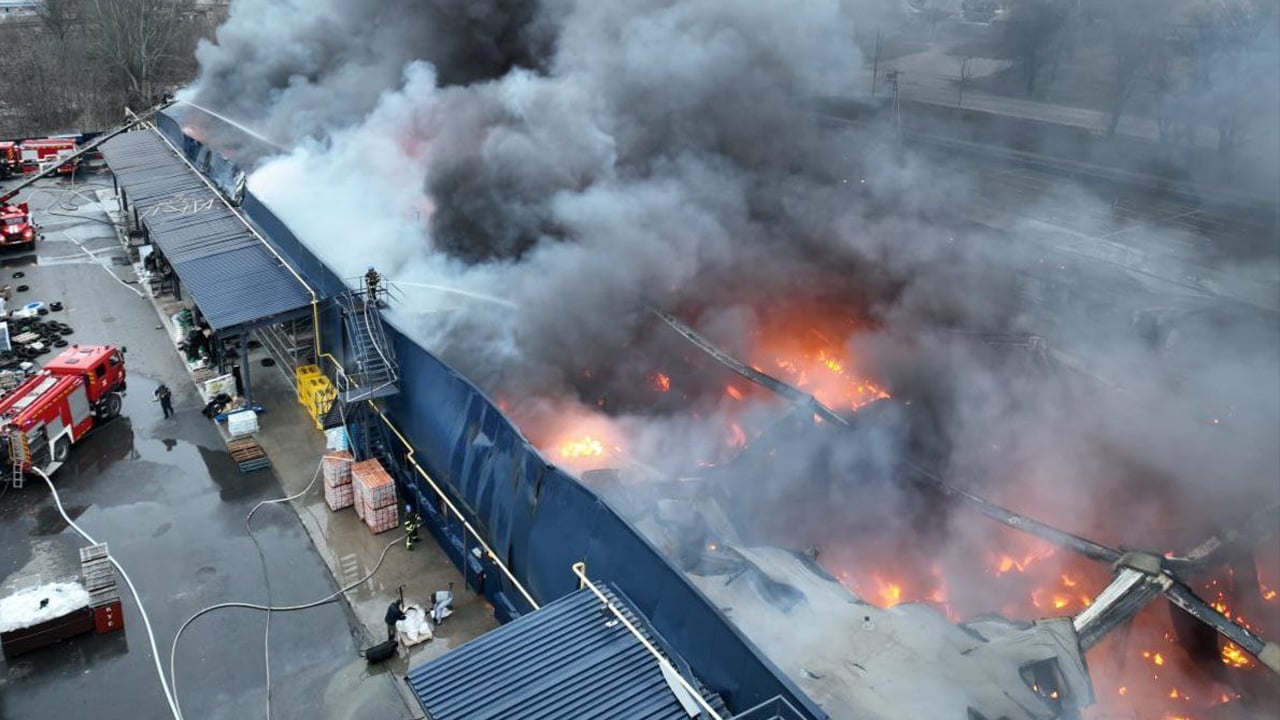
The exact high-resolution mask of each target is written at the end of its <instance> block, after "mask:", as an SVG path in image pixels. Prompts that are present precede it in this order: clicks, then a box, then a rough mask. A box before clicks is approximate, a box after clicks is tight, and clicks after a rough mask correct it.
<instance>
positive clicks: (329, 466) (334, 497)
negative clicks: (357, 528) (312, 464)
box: [321, 450, 355, 510]
mask: <svg viewBox="0 0 1280 720" xmlns="http://www.w3.org/2000/svg"><path fill="white" fill-rule="evenodd" d="M352 460H353V458H352V457H351V453H349V452H347V451H346V450H336V451H330V452H328V453H326V454H325V456H324V460H323V462H322V463H321V466H322V467H323V468H324V501H325V502H326V503H328V505H329V509H330V510H341V509H342V508H349V507H351V506H352V505H353V504H355V489H354V488H353V487H352V485H351V462H352Z"/></svg>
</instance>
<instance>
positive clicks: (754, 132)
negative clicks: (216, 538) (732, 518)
mask: <svg viewBox="0 0 1280 720" xmlns="http://www.w3.org/2000/svg"><path fill="white" fill-rule="evenodd" d="M868 5H870V3H857V2H851V1H846V2H839V1H837V0H814V1H813V2H805V3H799V4H796V3H781V2H778V3H773V2H758V3H757V2H750V3H748V2H722V1H717V0H677V1H671V0H662V1H659V0H617V1H613V0H601V1H598V2H581V3H573V2H568V1H562V2H556V3H552V2H545V3H542V4H533V3H517V2H496V1H493V2H485V3H474V2H471V3H461V2H459V3H426V2H408V1H407V0H380V1H379V2H376V3H364V4H361V6H359V7H358V8H357V7H355V6H352V7H348V5H347V4H346V3H338V2H326V3H319V4H314V5H313V4H307V5H306V6H305V7H304V6H301V5H299V6H297V7H294V6H293V5H291V4H289V3H283V2H249V1H247V0H244V1H242V2H238V3H236V4H235V5H234V7H233V14H232V17H231V19H230V20H229V21H228V23H227V24H226V25H225V26H224V27H223V28H222V29H221V30H220V32H219V35H218V41H217V43H216V44H213V45H208V46H205V47H204V48H202V50H201V54H200V58H201V62H202V67H203V70H202V74H201V77H200V80H199V81H198V82H197V84H196V85H195V87H194V88H192V89H191V90H190V91H189V92H190V93H191V97H193V98H195V99H196V101H197V102H200V103H201V104H204V105H208V106H210V107H212V108H214V109H216V110H218V111H221V112H225V113H227V114H229V115H232V116H235V117H237V118H238V119H241V120H244V121H246V122H248V123H249V124H250V125H252V126H253V127H254V128H255V129H257V130H260V131H262V132H264V133H266V134H268V135H270V136H271V137H273V138H275V139H277V140H280V141H287V142H289V143H290V146H291V147H292V150H291V151H289V152H287V153H285V154H282V155H279V156H275V157H271V158H267V159H264V161H263V162H262V163H261V164H260V165H259V166H258V169H257V170H256V172H255V173H254V175H253V176H252V178H251V180H250V186H251V188H252V189H253V190H254V191H255V192H257V193H258V194H259V196H261V197H262V198H264V199H265V200H266V201H267V202H268V204H269V205H271V206H272V207H273V208H274V209H275V210H276V211H277V212H278V213H279V214H280V215H281V216H282V217H283V219H285V220H286V221H287V222H288V223H289V224H290V225H291V227H293V228H294V230H295V231H296V232H297V233H298V235H299V236H300V237H302V238H303V239H304V240H305V241H306V242H307V243H308V244H309V245H311V247H313V249H315V250H316V251H317V252H318V253H319V254H320V255H321V256H322V257H323V258H324V259H325V260H326V261H328V262H329V263H330V264H331V265H332V266H334V267H335V268H336V269H337V270H338V271H339V272H341V273H343V274H345V275H347V276H356V275H359V274H361V273H363V271H364V269H365V267H366V266H367V265H369V264H373V265H376V266H377V267H378V268H379V269H380V270H383V271H385V272H386V273H387V274H389V275H390V276H391V278H392V279H393V280H395V281H398V282H399V283H400V289H401V291H402V292H403V293H404V296H405V299H404V300H403V302H401V303H399V304H398V305H397V306H396V307H394V308H393V309H392V310H391V313H392V315H393V317H394V320H395V322H396V323H397V324H398V325H400V326H401V327H403V328H406V329H409V330H410V331H411V332H413V333H415V334H416V335H417V336H419V337H420V338H422V339H423V340H424V341H425V342H426V344H427V345H428V346H429V347H431V348H432V349H433V350H435V351H437V352H439V353H440V354H441V355H442V356H443V357H445V358H446V359H447V360H449V361H450V362H452V363H454V364H455V365H456V366H457V367H459V368H460V369H461V370H462V371H464V372H465V373H466V374H467V375H468V376H469V377H471V378H472V379H474V380H475V381H476V382H477V383H479V384H480V385H481V386H482V387H484V388H485V389H487V390H489V391H490V392H492V393H493V394H494V395H495V396H497V397H499V398H501V399H503V400H504V401H506V402H507V404H508V407H509V409H511V411H512V412H513V414H514V415H515V416H516V417H518V418H521V419H523V420H526V421H527V422H526V425H525V427H526V428H539V427H548V426H553V425H556V424H557V423H559V424H560V425H564V424H565V419H566V418H571V419H573V420H574V422H577V421H578V420H581V422H582V423H589V422H603V423H606V424H609V425H611V426H612V430H613V432H615V433H617V434H618V435H620V436H623V437H625V438H626V444H627V453H628V454H629V455H631V456H632V457H633V459H635V461H636V463H637V464H640V463H643V464H644V465H645V466H646V467H644V468H643V469H644V471H645V472H650V471H656V472H655V474H657V475H662V474H664V473H670V474H680V473H686V472H688V471H689V470H690V469H691V468H694V467H696V466H697V465H698V464H699V463H700V462H704V461H707V460H708V459H711V458H712V456H714V455H715V454H716V452H717V450H723V448H724V427H725V426H726V425H728V424H729V423H730V422H731V421H732V420H733V419H734V418H736V419H738V420H739V421H742V422H743V423H744V424H749V423H755V427H759V428H765V427H770V423H776V422H778V420H777V417H776V415H777V413H776V404H774V403H773V402H771V401H770V402H765V401H759V402H757V403H755V404H752V403H749V405H750V406H751V409H750V410H748V411H746V412H742V411H736V413H731V412H730V410H729V407H730V406H729V402H728V401H726V400H725V398H724V394H723V386H724V378H723V377H722V376H715V372H713V371H710V370H706V369H705V367H702V368H699V369H695V370H690V371H689V372H690V373H691V374H692V375H693V376H696V377H697V378H698V380H697V381H696V382H690V383H689V384H688V385H687V386H686V388H685V390H686V391H687V395H688V397H687V401H686V402H684V403H683V404H674V405H673V404H670V403H657V402H651V403H649V404H648V405H646V404H645V403H644V402H642V401H641V400H638V399H636V398H643V397H649V398H650V399H652V394H649V395H647V396H646V395H644V394H643V393H640V392H638V388H637V387H636V386H637V378H638V377H641V376H642V375H643V373H644V372H645V371H646V368H648V369H650V370H655V371H656V370H661V369H665V368H667V367H668V365H667V364H668V363H678V362H679V361H680V359H681V357H682V356H683V355H689V354H693V355H697V353H696V352H694V351H691V350H690V348H689V347H688V346H683V345H679V342H680V341H676V342H674V343H673V336H672V334H671V333H670V332H669V331H667V330H666V329H665V328H664V327H662V326H660V325H656V324H655V321H654V318H653V316H652V315H651V314H650V312H649V309H650V308H651V307H658V308H662V309H666V310H670V311H673V312H675V313H677V314H679V315H680V316H681V317H683V318H685V319H687V320H689V321H690V322H692V323H693V324H695V325H697V326H698V328H699V329H700V330H701V331H702V332H704V333H705V334H706V335H707V336H708V337H709V338H710V339H711V340H713V341H714V342H715V343H717V344H718V345H719V346H721V347H723V348H724V349H725V350H727V351H729V352H731V353H735V354H738V355H745V353H747V352H748V351H749V349H750V346H751V344H752V342H753V339H752V338H753V337H754V333H756V332H758V331H759V330H760V329H761V328H762V327H764V326H765V325H766V324H767V323H766V322H765V316H766V315H767V314H768V312H769V311H771V310H778V309H779V308H787V307H792V306H794V307H800V308H820V309H821V311H822V313H828V314H834V315H841V316H849V317H856V318H857V319H858V322H857V323H856V324H855V325H854V326H851V329H849V330H847V331H846V332H845V333H844V334H843V335H842V336H838V337H835V338H834V344H835V345H836V346H838V347H841V348H844V349H847V350H848V351H849V355H850V356H851V357H853V358H855V359H856V360H857V362H858V363H859V365H860V366H861V367H860V368H859V370H861V371H865V372H866V373H868V374H869V375H871V376H872V377H874V378H877V379H878V380H882V381H883V382H884V383H885V384H886V385H887V386H888V387H890V388H891V390H892V391H893V394H894V395H895V397H896V398H897V399H898V400H900V401H902V402H903V403H904V404H903V406H902V407H901V408H898V409H896V410H894V411H893V412H886V413H885V414H884V415H883V416H881V417H879V419H878V420H877V421H876V422H871V421H869V420H868V421H865V422H862V423H855V426H859V425H860V427H855V428H854V429H852V430H847V431H845V430H839V431H837V430H835V429H833V428H830V427H826V428H823V429H822V430H821V431H820V432H809V431H808V430H806V431H804V432H796V431H795V430H794V428H792V429H789V430H785V431H779V432H778V433H777V434H776V436H775V437H774V439H773V440H772V442H774V443H775V445H774V446H773V447H772V448H766V449H764V450H762V451H761V452H762V453H765V454H767V452H766V451H767V450H769V449H771V450H773V451H774V452H773V453H772V454H768V457H769V458H771V459H770V460H768V461H761V462H745V463H740V464H739V465H738V466H735V468H734V471H735V472H738V475H737V476H736V477H735V480H734V481H735V482H737V483H738V486H739V487H742V488H750V489H751V491H750V492H744V493H740V494H739V496H738V497H737V498H736V499H735V502H736V503H737V504H738V505H739V507H738V509H739V510H740V511H741V512H743V513H746V514H748V515H750V514H752V513H755V514H757V515H758V516H759V517H761V518H762V519H765V520H767V521H768V523H769V524H770V525H771V526H775V527H776V528H777V531H776V534H775V535H774V537H775V538H779V537H782V536H783V535H786V531H785V528H786V527H790V528H792V529H794V530H797V531H799V532H796V533H792V534H791V535H788V536H787V537H786V539H787V540H788V541H789V542H792V543H793V544H794V545H795V546H797V547H802V546H804V545H805V544H808V543H815V544H823V543H841V542H846V543H847V542H853V541H854V540H855V539H856V538H857V537H858V536H859V534H860V533H864V532H866V531H867V530H868V528H871V527H875V526H877V525H879V526H882V527H886V528H887V530H888V531H890V532H896V533H898V536H899V538H900V539H901V540H902V542H918V541H919V539H921V538H925V539H927V541H928V542H929V543H930V548H931V549H932V550H934V551H936V553H937V555H936V557H937V558H940V559H941V560H943V561H946V560H947V559H948V558H949V557H950V556H952V555H959V554H962V553H967V552H971V551H973V550H974V549H975V548H982V547H987V546H989V545H990V542H991V534H990V533H988V532H987V531H985V530H983V529H975V528H976V527H977V526H976V525H975V524H973V523H969V524H967V525H966V524H963V523H961V522H959V521H958V520H956V519H955V518H952V517H949V516H947V515H945V514H943V513H940V512H937V513H935V514H932V515H930V514H929V513H934V512H935V510H936V509H935V508H934V507H932V506H931V505H928V504H927V503H923V502H922V501H921V500H920V499H919V497H918V495H917V494H916V493H914V492H912V491H911V489H910V488H904V487H897V486H895V485H894V483H895V481H896V479H897V477H898V476H899V474H900V472H901V467H902V461H903V460H904V458H907V457H911V458H913V459H916V458H925V459H926V460H927V462H929V463H930V464H931V465H933V466H934V467H936V468H937V469H939V470H940V471H941V472H942V473H943V474H944V475H946V476H948V477H951V478H954V479H955V480H956V482H958V483H960V484H964V485H967V486H969V487H972V488H975V489H977V490H980V491H982V492H985V493H988V494H990V495H992V496H993V497H996V498H997V499H1000V500H1003V501H1005V502H1009V503H1010V504H1013V505H1015V506H1018V507H1021V508H1023V509H1025V510H1028V511H1030V512H1031V513H1032V514H1034V515H1038V516H1040V517H1042V518H1044V519H1046V520H1049V521H1051V522H1055V523H1058V524H1061V525H1064V526H1067V527H1068V528H1070V529H1073V530H1076V531H1079V532H1083V533H1086V534H1090V533H1092V534H1094V535H1095V536H1096V537H1098V538H1099V539H1100V540H1103V541H1106V542H1112V543H1116V544H1126V545H1133V546H1139V547H1155V548H1164V547H1180V548H1181V547H1182V546H1181V545H1179V543H1185V542H1187V541H1189V540H1198V539H1201V538H1202V537H1203V536H1204V534H1205V533H1206V532H1208V531H1209V530H1212V529H1214V528H1216V527H1219V526H1222V525H1229V524H1230V523H1232V522H1235V521H1238V520H1239V518H1240V517H1241V516H1242V515H1243V514H1244V513H1246V512H1247V511H1249V510H1251V509H1254V508H1257V507H1260V506H1262V505H1263V504H1265V503H1269V502H1275V501H1276V500H1277V499H1278V498H1277V493H1278V492H1280V491H1278V490H1277V487H1276V482H1275V479H1276V478H1277V477H1280V457H1277V453H1276V449H1275V445H1274V438H1275V437H1276V436H1278V435H1280V377H1278V376H1277V373H1276V368H1277V367H1280V328H1278V327H1277V320H1276V317H1277V310H1280V297H1278V293H1277V289H1276V288H1277V286H1280V282H1278V280H1277V278H1278V277H1280V275H1278V274H1277V268H1276V258H1275V252H1274V247H1272V248H1270V249H1269V250H1268V249H1266V248H1262V249H1260V246H1259V244H1258V243H1253V242H1242V244H1241V247H1242V248H1244V252H1243V253H1240V254H1238V255H1237V254H1235V253H1234V252H1233V251H1232V249H1231V248H1222V247H1215V248H1204V247H1202V246H1200V245H1198V244H1197V242H1196V240H1195V238H1194V237H1193V236H1190V235H1189V234H1187V235H1184V234H1180V233H1174V232H1172V231H1170V230H1168V229H1165V228H1159V227H1155V228H1139V229H1137V230H1135V231H1132V232H1126V234H1125V236H1124V237H1123V241H1124V243H1123V245H1122V244H1120V243H1119V242H1118V241H1113V240H1108V239H1107V238H1109V237H1110V236H1112V235H1113V234H1114V233H1113V230H1114V225H1113V224H1112V218H1111V211H1110V209H1109V208H1108V204H1107V203H1108V201H1107V200H1106V199H1102V198H1100V197H1098V195H1097V194H1095V193H1094V192H1093V191H1091V190H1087V189H1081V188H1070V189H1066V190H1055V191H1051V192H1046V193H1045V194H1044V195H1042V196H1041V197H1039V198H1036V199H1031V200H1028V201H1027V206H1026V207H1025V208H1024V209H1023V212H1021V213H1020V214H1019V216H1018V217H1015V218H1014V219H1013V220H1008V221H1005V222H1003V223H1002V224H1000V225H999V226H997V225H996V224H995V223H994V221H991V220H988V219H987V218H979V220H978V221H975V220H974V217H973V215H974V214H978V213H981V212H982V208H983V205H982V204H981V200H982V194H983V192H984V189H983V188H982V187H980V186H978V185H977V184H975V182H974V180H973V176H972V175H971V174H967V173H965V172H963V171H961V170H958V169H956V168H953V167H950V166H949V165H947V164H946V163H940V162H938V161H936V160H933V159H926V158H924V157H923V156H920V155H917V154H915V153H913V152H911V151H910V150H903V149H900V147H899V145H898V143H897V142H896V138H895V134H894V132H893V129H892V128H891V127H881V126H878V125H875V124H868V125H865V126H847V125H840V124H835V123H831V122H828V121H827V120H826V119H824V118H822V117H821V116H820V114H819V113H818V112H817V111H816V110H815V103H814V100H815V99H816V98H819V97H826V96H839V95H842V94H846V93H848V92H849V91H850V83H851V82H852V79H853V78H854V77H856V76H857V74H858V73H859V72H860V71H861V70H862V68H861V62H862V59H861V58H862V54H861V53H860V51H859V49H858V48H857V47H856V46H855V44H854V42H853V41H852V39H851V38H852V30H853V29H854V27H855V24H856V23H857V22H858V21H859V18H860V17H861V13H862V12H863V11H864V10H865V9H866V7H867V6H868ZM1065 184H1066V183H1064V185H1065ZM970 207H976V208H978V210H975V211H973V213H971V214H966V208H970ZM1061 212H1068V213H1072V214H1075V215H1078V216H1080V217H1091V216H1092V217H1097V218H1098V226H1097V228H1096V229H1094V228H1090V231H1089V232H1087V233H1077V234H1076V235H1069V234H1067V233H1063V232H1056V231H1054V230H1053V228H1051V227H1049V226H1047V225H1046V224H1045V223H1044V222H1042V221H1040V220H1038V219H1037V218H1038V217H1046V216H1051V215H1052V214H1054V213H1061ZM352 225H354V226H356V227H358V228H359V230H358V236H355V237H353V236H351V235H350V234H343V233H341V232H335V228H339V227H343V228H349V227H351V226H352ZM441 288H447V290H442V289H441ZM802 321H803V317H800V318H798V319H797V323H800V322H802ZM673 347H674V348H675V349H673ZM721 372H723V371H721ZM712 378H715V379H714V381H713V380H712ZM908 402H909V403H910V404H909V405H908V404H906V403H908ZM600 407H604V408H605V411H601V410H600V409H599V408H600ZM606 415H607V416H609V417H604V416H606ZM779 427H780V426H777V425H774V426H773V429H774V430H775V431H777V430H778V428H779ZM810 429H811V428H810ZM1268 438H1270V439H1268ZM535 439H539V438H535ZM651 465H656V466H657V467H656V468H655V467H648V466H651ZM1120 508H1123V511H1121V510H1119V509H1120ZM922 528H925V529H924V530H922ZM1165 543H1167V544H1165ZM963 590H965V591H968V592H971V593H981V592H983V591H984V590H985V588H984V587H982V584H981V582H978V583H974V584H972V585H971V586H969V587H968V588H964V589H963Z"/></svg>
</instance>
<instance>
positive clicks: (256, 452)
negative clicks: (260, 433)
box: [227, 437, 271, 473]
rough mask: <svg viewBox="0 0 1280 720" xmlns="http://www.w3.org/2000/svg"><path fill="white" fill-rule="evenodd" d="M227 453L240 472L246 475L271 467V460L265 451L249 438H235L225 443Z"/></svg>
mask: <svg viewBox="0 0 1280 720" xmlns="http://www.w3.org/2000/svg"><path fill="white" fill-rule="evenodd" d="M227 452H229V453H231V459H232V460H234V461H235V462H236V465H238V466H239V467H240V472H243V473H247V472H253V471H254V470H262V469H264V468H269V467H271V459H270V458H268V457H267V453H266V451H264V450H263V449H262V446H261V445H259V444H258V441H257V440H254V439H253V438H251V437H248V438H237V439H235V440H229V441H227Z"/></svg>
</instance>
